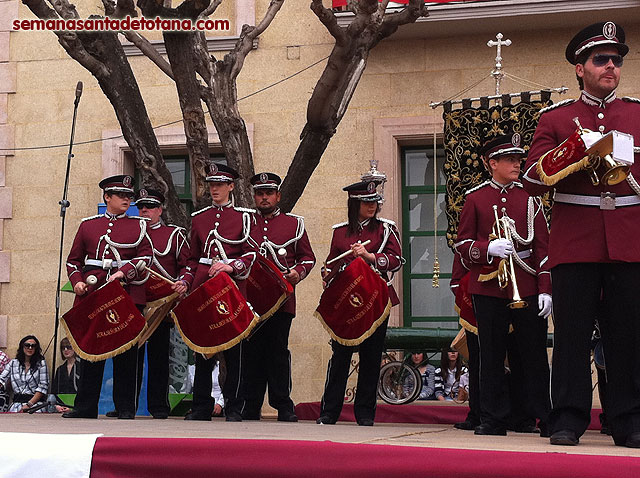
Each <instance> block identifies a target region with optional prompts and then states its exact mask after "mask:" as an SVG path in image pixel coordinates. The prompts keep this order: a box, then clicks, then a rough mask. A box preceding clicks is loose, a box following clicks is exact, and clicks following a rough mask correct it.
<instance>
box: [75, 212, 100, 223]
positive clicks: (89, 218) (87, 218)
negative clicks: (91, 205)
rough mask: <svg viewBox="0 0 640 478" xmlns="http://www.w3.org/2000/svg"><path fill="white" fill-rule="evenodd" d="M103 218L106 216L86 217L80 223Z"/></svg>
mask: <svg viewBox="0 0 640 478" xmlns="http://www.w3.org/2000/svg"><path fill="white" fill-rule="evenodd" d="M102 216H104V214H96V215H95V216H89V217H85V218H83V219H81V220H80V222H84V221H90V220H91V219H98V218H99V217H102Z"/></svg>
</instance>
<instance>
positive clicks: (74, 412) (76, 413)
mask: <svg viewBox="0 0 640 478" xmlns="http://www.w3.org/2000/svg"><path fill="white" fill-rule="evenodd" d="M62 418H98V415H92V414H89V413H83V412H81V411H80V410H69V411H68V412H64V413H63V414H62Z"/></svg>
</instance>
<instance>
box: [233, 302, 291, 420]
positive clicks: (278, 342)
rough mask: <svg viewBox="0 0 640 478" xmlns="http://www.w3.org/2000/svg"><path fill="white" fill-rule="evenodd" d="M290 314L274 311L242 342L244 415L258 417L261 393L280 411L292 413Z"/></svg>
mask: <svg viewBox="0 0 640 478" xmlns="http://www.w3.org/2000/svg"><path fill="white" fill-rule="evenodd" d="M293 317H294V316H293V314H291V313H288V312H281V311H278V312H276V313H275V314H274V315H273V316H271V317H270V318H269V319H267V320H266V321H265V322H264V323H263V324H261V325H259V326H258V329H257V330H256V331H255V332H254V333H253V334H252V335H251V336H250V337H249V338H248V339H247V340H245V344H244V346H245V365H246V367H245V375H244V385H245V386H244V390H245V394H244V396H245V398H246V413H247V414H250V415H253V416H258V417H259V415H260V409H261V408H262V402H263V400H264V394H265V392H266V391H267V387H268V390H269V405H271V406H272V407H273V408H275V409H276V410H278V411H279V412H291V413H293V401H292V400H291V397H290V394H291V353H290V352H289V331H290V330H291V321H292V320H293Z"/></svg>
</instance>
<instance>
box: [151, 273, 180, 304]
mask: <svg viewBox="0 0 640 478" xmlns="http://www.w3.org/2000/svg"><path fill="white" fill-rule="evenodd" d="M144 287H145V291H146V295H147V304H149V303H151V302H154V301H156V300H160V299H162V298H164V297H167V296H170V295H171V294H173V289H172V288H171V284H169V283H168V282H167V281H164V280H162V279H158V278H157V277H155V276H154V275H153V274H149V278H148V279H147V282H145V283H144Z"/></svg>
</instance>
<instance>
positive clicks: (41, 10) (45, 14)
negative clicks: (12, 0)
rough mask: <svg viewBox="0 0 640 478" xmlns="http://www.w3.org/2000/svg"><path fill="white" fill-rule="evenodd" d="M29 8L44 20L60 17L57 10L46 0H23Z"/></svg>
mask: <svg viewBox="0 0 640 478" xmlns="http://www.w3.org/2000/svg"><path fill="white" fill-rule="evenodd" d="M22 3H24V4H25V5H26V6H27V8H28V9H29V10H31V11H32V12H33V13H34V14H35V16H36V17H38V18H41V19H42V20H47V19H50V18H58V14H57V13H56V11H55V10H54V9H53V8H51V7H50V6H49V5H47V4H46V3H45V2H44V0H22Z"/></svg>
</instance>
